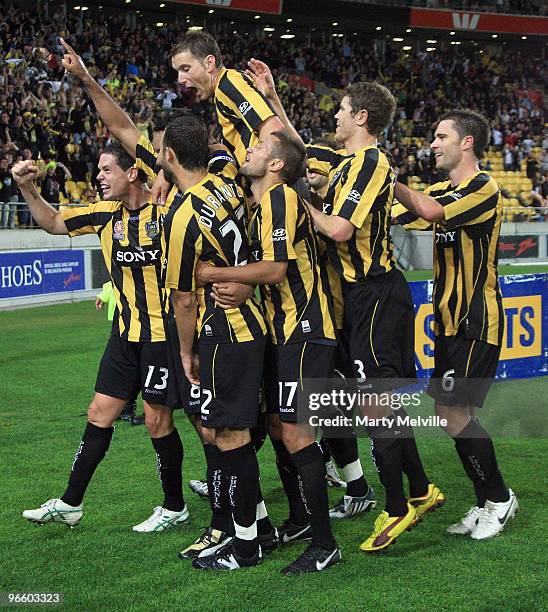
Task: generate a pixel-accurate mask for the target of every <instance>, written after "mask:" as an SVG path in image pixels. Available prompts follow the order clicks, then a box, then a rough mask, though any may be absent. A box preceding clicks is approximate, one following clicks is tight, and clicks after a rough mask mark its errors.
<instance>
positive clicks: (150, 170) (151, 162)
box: [135, 136, 158, 182]
mask: <svg viewBox="0 0 548 612" xmlns="http://www.w3.org/2000/svg"><path fill="white" fill-rule="evenodd" d="M157 162H158V156H157V155H156V153H155V151H154V147H153V146H152V143H151V142H150V140H149V139H148V138H147V137H146V136H141V137H140V138H139V141H138V142H137V146H136V148H135V167H136V168H137V169H138V170H142V171H143V172H145V174H146V175H147V176H148V178H149V180H150V181H152V182H154V181H155V180H156V177H157V176H158V168H157Z"/></svg>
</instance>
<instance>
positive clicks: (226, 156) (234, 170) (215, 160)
mask: <svg viewBox="0 0 548 612" xmlns="http://www.w3.org/2000/svg"><path fill="white" fill-rule="evenodd" d="M207 171H208V172H210V173H211V174H218V175H220V176H226V177H227V178H229V179H235V178H236V176H237V175H238V166H237V165H236V160H235V159H234V158H233V157H232V155H230V153H228V152H227V151H220V150H219V151H214V152H213V153H212V155H211V157H210V158H209V162H208V164H207Z"/></svg>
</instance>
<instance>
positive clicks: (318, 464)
mask: <svg viewBox="0 0 548 612" xmlns="http://www.w3.org/2000/svg"><path fill="white" fill-rule="evenodd" d="M291 456H292V457H293V461H294V462H295V466H296V468H297V471H298V473H299V476H300V477H301V483H302V489H303V493H304V497H305V499H306V504H307V506H308V509H309V511H310V524H311V527H312V544H314V545H315V546H321V547H323V548H325V549H327V550H332V549H333V548H334V547H335V546H336V542H335V538H334V537H333V532H332V531H331V522H330V519H329V501H328V498H327V482H326V480H325V464H324V462H323V456H322V451H321V450H320V446H319V444H317V443H316V442H313V443H312V444H309V445H308V446H305V447H304V448H302V449H301V450H300V451H297V452H296V453H292V455H291Z"/></svg>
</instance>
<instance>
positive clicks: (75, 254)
mask: <svg viewBox="0 0 548 612" xmlns="http://www.w3.org/2000/svg"><path fill="white" fill-rule="evenodd" d="M85 288H86V278H85V267H84V251H83V250H70V249H67V250H60V251H30V252H18V251H11V252H9V253H8V252H6V253H0V299H4V298H14V297H23V296H29V295H43V294H45V293H64V292H67V293H68V292H72V291H79V290H82V289H85Z"/></svg>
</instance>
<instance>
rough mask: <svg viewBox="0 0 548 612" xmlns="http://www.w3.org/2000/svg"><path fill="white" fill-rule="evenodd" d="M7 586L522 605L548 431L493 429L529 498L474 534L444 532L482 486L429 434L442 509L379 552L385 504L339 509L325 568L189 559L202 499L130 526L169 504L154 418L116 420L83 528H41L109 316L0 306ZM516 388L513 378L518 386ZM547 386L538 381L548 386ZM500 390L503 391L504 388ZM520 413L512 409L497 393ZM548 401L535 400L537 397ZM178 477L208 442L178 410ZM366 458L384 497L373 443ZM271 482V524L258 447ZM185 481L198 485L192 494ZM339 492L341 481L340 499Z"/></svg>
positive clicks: (0, 514)
mask: <svg viewBox="0 0 548 612" xmlns="http://www.w3.org/2000/svg"><path fill="white" fill-rule="evenodd" d="M0 329H1V332H2V333H1V338H2V344H1V346H2V350H1V353H0V366H1V372H2V384H1V385H0V461H1V463H0V465H1V466H2V469H1V476H0V484H1V487H0V491H1V493H2V496H1V499H2V502H1V504H0V550H1V551H2V554H1V555H0V592H62V593H63V594H64V602H63V605H62V606H61V609H64V610H70V611H73V610H86V611H87V610H142V611H150V610H162V611H165V610H220V611H225V610H238V611H245V610H257V609H263V610H291V611H292V612H296V611H298V610H306V611H308V610H315V611H323V610H326V611H330V612H331V611H337V610H341V611H342V610H344V611H347V610H357V609H367V610H383V611H384V610H398V611H400V610H432V609H436V610H474V611H478V610H482V611H487V610H526V609H529V610H531V609H541V608H542V607H543V605H545V604H542V601H546V590H545V583H546V574H545V569H546V560H547V553H546V544H545V542H546V523H547V520H548V511H547V507H548V504H547V499H546V497H547V496H546V482H545V481H544V482H543V480H542V479H543V478H545V474H546V471H547V467H548V465H547V464H548V460H547V456H546V444H545V441H544V440H542V439H511V438H504V439H499V440H496V444H497V449H498V455H499V460H500V463H501V466H502V469H503V471H504V475H505V478H506V480H507V482H508V484H509V485H510V486H511V487H513V488H514V490H515V491H516V493H517V495H518V497H519V502H520V505H521V511H520V512H519V513H518V515H517V517H516V518H515V519H514V521H512V523H511V524H510V525H509V527H508V529H507V530H506V531H505V532H504V533H503V534H502V535H501V536H500V537H498V538H496V539H494V540H492V541H488V542H473V541H472V540H470V539H468V538H463V539H461V538H458V537H457V538H452V537H450V536H446V535H444V530H445V527H446V526H447V525H449V524H450V523H452V522H454V521H456V520H457V519H458V518H459V517H460V516H461V515H462V514H463V513H464V512H465V511H466V510H467V509H468V508H469V506H470V505H471V503H472V499H473V498H472V493H471V487H470V485H469V484H468V482H467V480H466V478H465V476H464V474H463V471H462V468H461V466H460V463H459V461H458V459H457V456H456V453H455V452H454V449H453V445H452V443H451V442H450V441H449V440H448V439H446V438H445V437H441V436H440V437H439V438H430V439H425V438H423V439H421V440H420V441H419V445H420V449H421V452H422V455H423V459H424V462H425V465H426V467H427V470H428V472H429V474H430V476H431V478H432V480H433V481H435V482H436V483H437V484H438V485H439V486H440V487H441V488H442V490H443V491H444V492H445V493H446V495H447V499H448V501H447V503H446V505H445V507H444V508H442V509H440V510H439V511H437V512H436V513H434V514H431V515H430V516H429V517H428V518H427V519H426V520H425V521H424V522H423V523H422V524H420V525H419V526H418V527H417V528H416V529H414V530H413V531H411V532H409V533H406V534H404V535H403V536H402V537H401V538H400V540H399V541H398V542H396V544H395V545H394V546H393V547H392V548H391V549H389V550H388V551H386V552H385V553H383V554H380V555H377V556H365V555H364V554H363V553H360V551H359V550H358V546H359V544H360V543H361V542H362V541H363V540H364V539H365V537H366V536H368V535H369V533H370V531H371V529H372V525H373V520H374V517H375V516H376V513H374V514H373V515H372V514H367V515H362V516H360V517H356V518H354V519H352V520H349V521H340V522H336V523H335V525H334V529H335V534H336V537H337V538H338V541H339V543H340V545H341V547H342V553H343V559H344V562H343V563H342V564H340V565H339V566H337V567H335V568H333V569H332V570H330V571H329V572H325V573H321V574H317V575H310V576H306V577H301V578H295V577H284V576H282V575H281V574H280V573H279V571H280V569H281V568H282V567H283V566H284V565H285V564H287V563H288V562H289V561H291V560H292V559H293V558H295V557H296V556H297V555H298V554H299V553H300V552H301V551H302V550H303V546H304V545H303V544H295V545H292V546H288V547H287V548H284V549H281V550H279V551H277V552H275V553H273V554H272V555H270V556H269V557H267V558H266V560H265V561H264V563H263V564H262V565H261V566H260V567H258V568H252V569H250V570H243V571H240V572H233V573H227V574H222V575H219V574H211V573H203V572H199V571H197V570H193V569H192V568H191V566H190V565H189V563H186V562H182V561H179V559H178V558H177V553H178V551H179V550H180V549H181V548H182V547H183V545H186V544H187V543H189V542H190V541H192V540H193V539H194V538H195V537H196V536H197V534H198V532H199V531H200V529H201V528H202V527H203V526H205V525H206V524H207V523H208V516H209V507H208V504H207V501H206V500H203V499H200V498H198V497H197V496H195V495H194V494H193V493H191V492H190V491H189V490H188V488H187V487H186V484H185V495H186V501H187V503H188V506H189V509H190V512H191V521H190V524H188V525H187V526H183V527H180V528H176V529H172V530H170V531H167V532H164V533H160V534H153V535H141V534H135V533H133V532H132V531H131V526H132V525H134V524H136V523H138V522H140V521H141V520H143V519H144V518H146V516H148V515H149V514H150V512H151V511H152V508H153V507H154V506H155V505H157V504H159V503H161V495H160V486H159V482H158V478H157V475H156V472H155V457H154V454H153V451H152V446H151V443H150V440H149V439H148V436H147V432H146V429H145V428H144V427H131V426H129V425H126V424H120V425H117V427H116V432H115V435H114V438H113V441H112V444H111V447H110V451H109V452H108V454H107V456H106V458H105V460H104V461H103V463H102V464H101V465H100V466H99V468H98V470H97V472H96V475H95V478H94V480H93V481H92V483H91V485H90V487H89V489H88V494H87V496H86V500H85V514H84V519H83V521H82V523H81V524H80V525H79V526H78V527H77V528H76V529H74V530H69V529H68V528H67V527H65V526H64V525H60V524H54V525H46V526H44V527H41V528H40V527H37V526H35V525H33V524H31V523H28V522H27V521H25V520H23V519H22V518H21V511H22V510H23V509H24V508H30V507H36V506H37V505H39V504H40V503H42V502H44V501H45V500H46V499H48V498H50V497H54V496H58V495H60V494H61V493H62V492H63V490H64V487H65V483H66V478H67V475H68V470H69V469H70V465H71V462H72V458H73V455H74V452H75V450H76V448H77V446H78V443H79V440H80V437H81V434H82V431H83V428H84V424H85V417H83V416H80V414H81V413H82V412H84V411H85V410H86V407H87V404H88V402H89V400H90V398H91V395H92V389H93V384H94V381H95V374H96V371H97V366H98V361H99V358H100V356H101V354H102V350H103V347H104V344H105V341H106V339H107V336H108V332H109V326H108V323H107V321H106V320H105V316H104V314H103V313H96V312H95V309H94V307H93V303H91V302H85V303H78V304H70V305H57V306H48V307H43V308H35V309H28V310H19V311H14V312H3V313H0ZM500 385H507V386H508V390H509V391H511V393H509V396H513V397H515V394H519V393H521V392H523V393H531V392H535V393H537V394H538V396H539V397H543V396H544V397H546V391H545V389H546V387H545V385H546V379H536V380H535V379H532V380H527V381H514V382H504V383H500ZM510 387H511V388H510ZM543 387H544V391H543ZM501 391H502V387H501V388H500V389H499V394H498V395H499V396H500V397H501V398H502V399H501V401H502V402H503V403H504V397H505V393H502V392H501ZM503 408H505V410H507V411H509V412H511V406H510V405H508V406H503ZM539 408H541V406H539ZM176 423H177V426H178V428H179V430H180V432H181V436H182V438H183V443H184V446H185V460H184V480H185V483H186V482H187V481H188V480H189V479H190V478H199V477H201V476H202V475H203V473H204V462H203V455H202V451H201V447H200V445H199V444H198V441H197V438H196V436H195V434H194V432H193V431H192V430H191V427H190V426H189V424H188V422H187V421H186V418H185V417H184V415H183V414H180V413H177V414H176ZM360 445H361V456H362V460H363V464H364V469H365V471H366V475H367V477H368V478H369V479H370V480H371V482H372V483H373V485H374V486H375V488H376V490H377V491H378V492H379V497H380V498H381V499H380V501H381V503H382V501H383V500H382V495H380V486H379V485H378V479H377V475H376V473H375V472H374V469H373V466H372V463H371V460H370V457H369V452H368V444H367V441H366V440H361V442H360ZM259 460H260V464H261V474H262V483H263V491H264V493H265V497H266V500H267V505H268V507H269V511H270V514H271V516H272V518H273V519H274V521H275V522H281V521H282V520H283V519H284V518H285V515H286V507H285V501H284V495H283V490H282V488H281V484H280V482H279V480H278V478H277V473H276V469H275V465H274V455H273V452H272V449H271V446H270V444H269V443H268V442H267V443H266V444H265V446H264V447H263V449H262V450H261V452H260V454H259ZM187 491H188V493H187ZM339 495H340V494H339V493H338V492H337V491H336V490H331V492H330V498H331V501H332V502H335V501H336V500H337V498H338V496H339Z"/></svg>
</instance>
